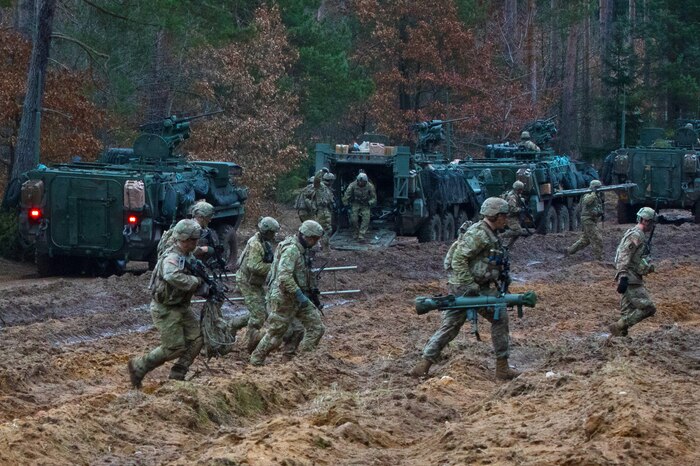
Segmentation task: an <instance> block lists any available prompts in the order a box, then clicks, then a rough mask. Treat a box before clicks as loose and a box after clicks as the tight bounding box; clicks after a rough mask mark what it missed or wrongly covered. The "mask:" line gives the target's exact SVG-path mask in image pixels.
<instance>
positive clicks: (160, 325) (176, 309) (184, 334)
mask: <svg viewBox="0 0 700 466" xmlns="http://www.w3.org/2000/svg"><path fill="white" fill-rule="evenodd" d="M151 317H152V319H153V324H154V325H155V327H156V328H157V329H158V331H159V332H160V346H158V347H157V348H155V349H153V350H151V351H150V352H149V353H148V354H146V355H144V356H141V357H140V358H136V359H135V360H134V368H135V369H136V371H137V373H138V374H139V375H140V376H141V377H143V376H144V375H146V374H147V373H149V372H151V371H152V370H153V369H155V368H156V367H159V366H161V365H163V364H164V363H165V362H167V361H171V360H173V359H177V362H175V365H173V368H172V370H171V374H173V373H177V374H181V375H183V376H184V374H186V373H187V370H188V369H189V367H190V366H191V365H192V363H193V362H194V359H195V358H196V357H197V355H198V354H199V352H200V351H201V349H202V343H203V342H202V337H201V333H200V329H199V320H198V319H197V318H196V317H195V315H194V313H193V312H192V310H191V309H190V306H189V305H187V306H166V305H164V304H160V303H157V302H156V301H151Z"/></svg>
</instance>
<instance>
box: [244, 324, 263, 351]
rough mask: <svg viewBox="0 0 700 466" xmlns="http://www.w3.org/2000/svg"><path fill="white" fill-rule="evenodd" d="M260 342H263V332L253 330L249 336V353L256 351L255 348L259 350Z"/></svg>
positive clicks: (247, 347)
mask: <svg viewBox="0 0 700 466" xmlns="http://www.w3.org/2000/svg"><path fill="white" fill-rule="evenodd" d="M260 340H262V332H260V330H257V329H252V330H251V331H250V333H249V334H248V345H247V346H246V349H247V350H248V353H252V352H253V351H255V348H257V346H258V343H260Z"/></svg>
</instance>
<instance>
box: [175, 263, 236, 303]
mask: <svg viewBox="0 0 700 466" xmlns="http://www.w3.org/2000/svg"><path fill="white" fill-rule="evenodd" d="M207 268H208V267H207V266H206V265H205V264H204V262H202V261H200V260H198V259H197V260H186V261H185V269H187V270H188V271H189V272H190V273H191V274H192V275H194V276H195V277H198V278H201V279H202V281H203V282H204V283H206V284H207V286H208V287H209V292H208V293H207V296H206V299H207V301H210V300H212V301H216V302H224V301H229V302H230V300H229V298H228V297H227V296H226V292H227V291H229V290H228V286H226V284H224V283H223V282H222V281H221V280H220V279H219V278H218V277H217V276H210V275H209V273H208V271H207Z"/></svg>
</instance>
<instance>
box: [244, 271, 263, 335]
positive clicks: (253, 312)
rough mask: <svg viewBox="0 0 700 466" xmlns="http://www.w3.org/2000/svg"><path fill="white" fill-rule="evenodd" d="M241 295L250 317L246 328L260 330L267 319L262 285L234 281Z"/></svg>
mask: <svg viewBox="0 0 700 466" xmlns="http://www.w3.org/2000/svg"><path fill="white" fill-rule="evenodd" d="M236 284H237V285H238V289H239V290H240V291H241V295H243V301H244V302H245V305H246V307H247V308H248V312H249V313H250V318H249V320H248V330H249V331H250V330H251V329H256V330H260V329H261V328H262V326H263V324H265V321H266V320H267V309H266V308H265V289H264V288H263V287H262V285H251V284H249V283H245V282H244V281H240V282H237V283H236Z"/></svg>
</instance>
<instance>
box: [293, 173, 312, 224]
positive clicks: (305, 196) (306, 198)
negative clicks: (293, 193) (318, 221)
mask: <svg viewBox="0 0 700 466" xmlns="http://www.w3.org/2000/svg"><path fill="white" fill-rule="evenodd" d="M315 178H316V177H315V176H312V177H310V178H309V179H308V180H307V182H308V183H307V185H306V186H305V187H304V189H302V190H301V192H299V196H297V201H296V204H295V206H296V209H297V214H298V215H299V221H300V222H302V223H303V222H305V221H307V220H313V218H314V213H315V207H314V205H313V204H312V202H311V198H312V194H313V191H314V179H315Z"/></svg>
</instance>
